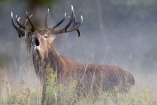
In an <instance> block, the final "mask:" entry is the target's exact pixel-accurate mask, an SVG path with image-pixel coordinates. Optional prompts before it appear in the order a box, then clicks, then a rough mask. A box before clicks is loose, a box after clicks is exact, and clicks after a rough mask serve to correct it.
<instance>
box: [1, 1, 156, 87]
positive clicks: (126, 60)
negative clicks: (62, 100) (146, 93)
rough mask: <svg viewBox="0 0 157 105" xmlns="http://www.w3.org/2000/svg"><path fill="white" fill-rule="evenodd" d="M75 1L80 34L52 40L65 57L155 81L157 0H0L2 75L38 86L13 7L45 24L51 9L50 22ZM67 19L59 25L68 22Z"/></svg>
mask: <svg viewBox="0 0 157 105" xmlns="http://www.w3.org/2000/svg"><path fill="white" fill-rule="evenodd" d="M71 5H73V6H74V9H75V15H76V17H77V21H79V20H80V16H81V15H82V16H83V18H84V22H83V24H82V25H81V27H80V30H81V37H79V38H78V37H77V33H76V32H71V33H67V34H62V35H58V36H57V38H56V40H55V42H54V45H55V47H56V50H57V51H58V52H59V53H60V54H61V55H64V56H67V57H70V58H72V59H75V60H76V61H79V62H83V63H95V64H110V65H117V66H119V67H121V68H123V69H126V70H128V71H130V72H131V73H132V74H133V75H134V76H135V80H136V83H137V84H140V85H146V86H147V87H149V86H153V87H154V86H155V85H156V84H157V72H156V71H157V46H156V45H157V8H156V7H157V1H156V0H1V1H0V36H1V38H0V79H1V83H2V81H4V80H9V81H11V83H12V84H13V85H14V86H15V87H16V85H17V83H19V82H20V81H21V80H24V81H25V82H26V85H27V86H28V87H34V86H35V85H34V83H36V81H35V80H36V79H34V78H36V76H35V73H34V68H33V66H32V61H31V55H29V54H28V53H27V50H26V45H25V40H24V38H21V39H19V38H18V35H17V32H16V31H15V29H14V28H13V26H12V25H11V17H10V12H11V11H12V12H13V13H14V16H15V15H16V14H17V15H18V16H20V17H21V20H20V22H24V21H25V19H26V16H25V12H26V11H28V13H29V14H33V17H32V20H33V21H34V23H35V24H36V25H37V26H38V27H40V28H43V26H44V18H45V15H46V12H47V9H48V8H49V9H50V16H49V19H48V21H49V26H53V25H55V24H56V23H57V22H59V21H60V20H61V19H62V18H63V16H64V13H65V12H67V14H68V15H70V13H71V9H70V6H71ZM67 22H68V21H65V22H64V23H63V25H61V26H60V27H64V26H65V24H67Z"/></svg>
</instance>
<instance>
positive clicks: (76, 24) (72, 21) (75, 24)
mask: <svg viewBox="0 0 157 105" xmlns="http://www.w3.org/2000/svg"><path fill="white" fill-rule="evenodd" d="M71 10H72V14H71V19H70V21H69V23H68V24H67V25H66V26H65V27H64V28H63V29H59V30H57V29H52V28H50V30H51V32H52V33H53V34H61V33H66V32H71V31H75V30H76V31H77V33H78V37H79V36H80V30H79V26H80V25H81V24H82V23H83V17H82V15H81V20H80V22H76V17H75V15H74V8H73V6H72V5H71ZM69 27H70V28H69Z"/></svg>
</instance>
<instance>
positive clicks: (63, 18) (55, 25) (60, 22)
mask: <svg viewBox="0 0 157 105" xmlns="http://www.w3.org/2000/svg"><path fill="white" fill-rule="evenodd" d="M65 18H66V12H65V14H64V17H63V19H62V20H61V21H60V22H59V23H57V24H56V25H55V26H53V30H54V29H55V28H57V27H58V26H59V25H61V24H62V23H63V22H64V20H65Z"/></svg>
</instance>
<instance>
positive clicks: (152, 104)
mask: <svg viewBox="0 0 157 105" xmlns="http://www.w3.org/2000/svg"><path fill="white" fill-rule="evenodd" d="M51 71H52V70H51V69H48V72H47V73H49V76H48V78H47V86H46V94H47V95H46V102H47V103H46V105H52V104H54V105H58V104H59V105H113V104H114V103H113V101H112V96H111V95H109V94H107V93H106V92H102V91H101V90H100V91H101V93H100V94H99V95H98V96H95V95H94V94H93V93H92V90H91V92H89V93H88V95H86V96H83V95H79V96H77V89H76V86H77V81H75V80H74V81H73V83H72V84H71V85H69V86H65V85H63V84H58V83H56V82H55V78H56V75H55V74H52V73H50V72H51ZM2 87H3V88H2ZM1 88H2V89H1V90H0V93H2V94H0V104H1V105H40V104H41V88H37V89H35V90H31V89H29V88H26V86H25V81H23V80H22V81H21V82H20V83H19V89H18V91H12V83H11V82H10V81H3V82H2V86H1ZM117 97H118V103H119V104H120V105H157V97H155V96H154V95H153V91H152V90H151V89H150V88H143V87H141V86H140V85H136V86H135V87H134V88H132V90H131V91H130V92H129V93H128V94H121V93H118V95H117Z"/></svg>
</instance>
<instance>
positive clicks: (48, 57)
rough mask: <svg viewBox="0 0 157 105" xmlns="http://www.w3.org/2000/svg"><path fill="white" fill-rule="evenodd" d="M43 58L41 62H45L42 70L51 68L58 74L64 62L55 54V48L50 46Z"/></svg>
mask: <svg viewBox="0 0 157 105" xmlns="http://www.w3.org/2000/svg"><path fill="white" fill-rule="evenodd" d="M44 54H45V56H44V58H43V61H44V62H45V65H44V68H47V67H51V68H53V70H54V71H56V70H57V72H60V70H62V69H63V67H64V60H63V59H62V57H61V56H60V55H59V54H58V53H57V51H56V50H55V48H54V47H53V46H52V45H50V46H48V48H47V51H46V52H45V53H44Z"/></svg>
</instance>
